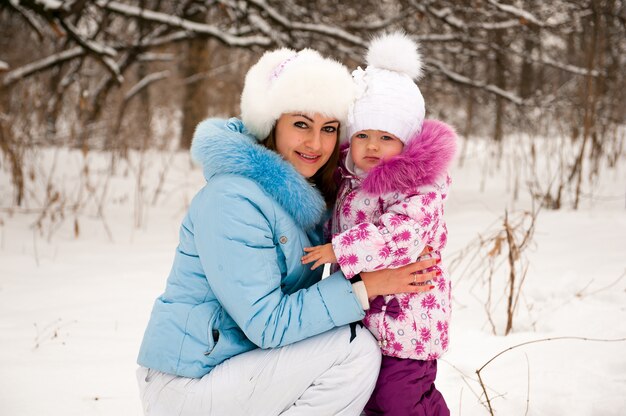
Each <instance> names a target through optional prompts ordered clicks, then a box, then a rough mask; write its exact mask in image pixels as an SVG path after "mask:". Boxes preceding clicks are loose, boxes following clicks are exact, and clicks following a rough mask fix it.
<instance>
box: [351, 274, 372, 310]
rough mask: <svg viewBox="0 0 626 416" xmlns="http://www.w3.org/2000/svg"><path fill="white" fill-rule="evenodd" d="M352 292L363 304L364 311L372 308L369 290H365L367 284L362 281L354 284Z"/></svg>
mask: <svg viewBox="0 0 626 416" xmlns="http://www.w3.org/2000/svg"><path fill="white" fill-rule="evenodd" d="M352 291H353V292H354V294H355V295H356V297H357V298H358V299H359V302H361V306H362V307H363V310H364V311H366V310H368V309H369V308H370V300H369V298H368V297H367V289H366V288H365V283H363V281H362V280H359V281H358V282H356V283H352Z"/></svg>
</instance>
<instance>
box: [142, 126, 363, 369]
mask: <svg viewBox="0 0 626 416" xmlns="http://www.w3.org/2000/svg"><path fill="white" fill-rule="evenodd" d="M191 152H192V155H193V157H194V159H196V160H197V161H198V162H200V163H201V164H202V167H203V170H204V176H205V178H206V180H207V183H206V185H205V186H204V188H202V189H201V190H200V192H198V194H197V195H196V196H195V197H194V199H193V200H192V202H191V205H190V207H189V211H188V212H187V215H186V216H185V218H184V220H183V223H182V225H181V227H180V243H179V245H178V248H177V249H176V255H175V258H174V264H173V266H172V270H171V271H170V275H169V277H168V279H167V285H166V288H165V292H164V293H163V294H162V295H161V296H159V297H158V298H157V299H156V301H155V303H154V307H153V309H152V315H151V317H150V322H149V323H148V327H147V328H146V332H145V334H144V338H143V342H142V344H141V349H140V351H139V358H138V363H139V364H140V365H142V366H144V367H148V368H152V369H155V370H159V371H163V372H165V373H170V374H176V375H180V376H185V377H194V378H199V377H202V376H204V375H205V374H207V373H208V372H209V371H211V369H212V368H213V367H215V366H216V365H218V364H219V363H221V362H223V361H224V360H226V359H228V358H230V357H233V356H235V355H237V354H241V353H243V352H246V351H249V350H252V349H254V348H258V347H260V348H276V347H280V346H283V345H288V344H291V343H294V342H297V341H300V340H302V339H305V338H308V337H311V336H313V335H316V334H319V333H321V332H324V331H327V330H329V329H331V328H334V327H336V326H340V325H345V324H348V323H350V322H354V321H358V320H360V319H362V318H363V316H364V312H363V309H362V307H361V305H360V303H359V301H358V300H357V298H356V296H355V295H354V294H353V293H352V286H351V285H350V283H349V281H348V280H346V279H345V277H344V276H343V274H341V272H338V273H335V274H333V275H331V276H330V277H328V278H326V279H324V280H321V281H320V277H321V276H320V275H321V269H322V268H318V269H317V270H316V271H311V270H309V266H307V265H304V266H303V265H302V264H301V262H300V258H301V256H302V255H303V253H304V252H303V248H304V247H308V246H312V245H317V244H320V243H322V241H321V224H320V221H321V217H322V215H323V212H324V201H323V199H322V197H321V195H320V193H319V192H318V191H317V190H316V189H315V188H314V187H312V186H311V185H310V184H309V183H308V182H307V181H306V180H305V179H304V178H303V177H302V176H301V175H300V174H299V173H298V172H297V171H296V170H295V169H294V168H293V166H292V165H291V164H290V163H288V162H285V161H284V160H283V159H282V158H281V157H280V156H279V155H278V154H276V153H275V152H273V151H270V150H268V149H266V148H265V147H263V146H261V145H259V144H258V143H257V142H256V140H255V139H254V137H253V136H251V135H249V134H248V133H247V131H246V129H245V127H244V126H243V124H242V123H241V121H239V120H237V119H230V120H218V119H210V120H206V121H204V122H202V123H200V125H199V126H198V128H197V130H196V133H195V135H194V141H193V144H192V149H191ZM304 358H305V357H303V359H304Z"/></svg>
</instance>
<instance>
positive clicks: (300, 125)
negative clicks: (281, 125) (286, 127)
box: [293, 121, 309, 129]
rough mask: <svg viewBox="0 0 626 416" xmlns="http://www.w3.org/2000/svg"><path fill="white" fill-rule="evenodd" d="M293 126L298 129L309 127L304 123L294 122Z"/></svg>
mask: <svg viewBox="0 0 626 416" xmlns="http://www.w3.org/2000/svg"><path fill="white" fill-rule="evenodd" d="M293 125H294V126H296V127H298V128H299V129H306V128H307V127H309V126H308V125H307V124H306V123H305V122H304V121H296V122H295V123H293Z"/></svg>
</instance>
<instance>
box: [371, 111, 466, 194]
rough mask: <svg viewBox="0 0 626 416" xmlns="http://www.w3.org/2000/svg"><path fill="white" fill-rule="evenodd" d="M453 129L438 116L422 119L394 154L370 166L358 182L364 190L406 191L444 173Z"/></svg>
mask: <svg viewBox="0 0 626 416" xmlns="http://www.w3.org/2000/svg"><path fill="white" fill-rule="evenodd" d="M456 138H457V136H456V133H455V132H454V129H453V128H452V127H450V126H448V125H447V124H445V123H443V122H441V121H438V120H424V124H423V126H422V131H421V132H420V133H419V134H418V135H417V136H415V137H414V138H413V139H412V140H411V141H410V142H409V144H407V145H406V146H405V148H404V150H403V151H402V153H400V154H399V155H398V156H395V157H393V158H391V159H389V160H386V161H384V162H382V163H380V164H379V165H378V166H376V167H375V168H374V169H372V170H371V171H370V172H369V173H368V174H367V177H366V178H365V179H364V180H363V183H362V184H361V189H363V190H364V191H365V192H367V193H368V194H373V195H380V194H383V193H388V192H395V191H399V192H405V193H406V192H410V191H412V190H414V189H415V188H418V187H420V186H424V185H429V184H432V183H434V182H435V180H436V179H437V178H439V177H440V176H441V175H443V174H445V173H446V171H447V170H448V167H449V166H450V163H451V162H452V159H453V158H454V154H455V152H456Z"/></svg>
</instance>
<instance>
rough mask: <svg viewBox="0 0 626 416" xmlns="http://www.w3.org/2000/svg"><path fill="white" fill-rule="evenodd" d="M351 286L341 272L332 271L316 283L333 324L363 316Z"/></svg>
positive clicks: (349, 321)
mask: <svg viewBox="0 0 626 416" xmlns="http://www.w3.org/2000/svg"><path fill="white" fill-rule="evenodd" d="M361 283H363V282H361ZM352 287H353V286H352V284H351V283H350V282H349V281H348V280H347V279H346V278H345V277H344V275H343V274H342V273H341V272H336V273H333V274H331V275H330V276H328V277H327V278H326V279H323V280H321V281H320V282H318V283H317V290H318V291H319V293H320V296H321V297H322V301H323V302H324V305H325V306H326V310H328V314H329V315H330V318H331V319H332V321H333V323H334V324H335V326H342V325H347V324H349V323H351V322H355V321H360V320H361V319H363V317H364V316H365V312H364V311H363V306H362V304H361V302H360V301H359V299H358V297H357V296H358V295H357V294H356V293H354V291H353V289H352Z"/></svg>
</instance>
